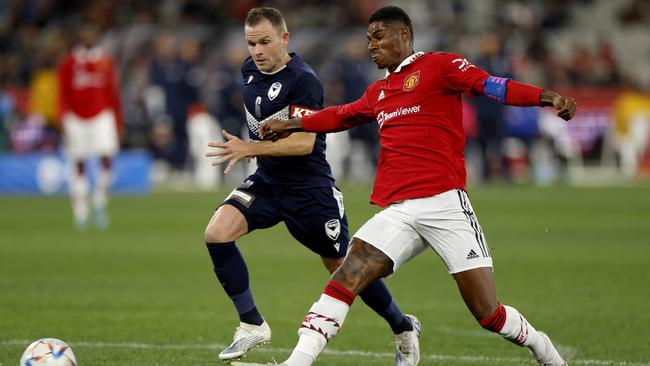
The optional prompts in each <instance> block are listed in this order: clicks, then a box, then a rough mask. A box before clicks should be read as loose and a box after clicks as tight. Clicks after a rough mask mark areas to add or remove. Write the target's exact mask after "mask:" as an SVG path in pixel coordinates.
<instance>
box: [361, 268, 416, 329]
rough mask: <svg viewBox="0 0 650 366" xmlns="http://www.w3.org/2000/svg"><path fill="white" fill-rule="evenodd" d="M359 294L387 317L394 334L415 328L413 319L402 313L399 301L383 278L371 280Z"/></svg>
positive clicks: (377, 311)
mask: <svg viewBox="0 0 650 366" xmlns="http://www.w3.org/2000/svg"><path fill="white" fill-rule="evenodd" d="M359 296H360V297H361V299H362V300H363V302H365V303H366V305H368V306H369V307H370V308H371V309H372V310H374V311H375V312H376V313H377V314H379V315H381V317H382V318H384V319H386V321H387V322H388V325H390V329H391V330H392V331H393V333H394V334H400V333H402V332H406V331H410V330H413V324H411V320H409V318H407V317H406V316H405V315H404V314H402V311H401V310H400V309H399V307H398V306H397V303H395V301H394V300H393V297H392V296H391V295H390V292H388V288H386V285H384V283H383V282H382V281H381V280H375V281H373V282H371V283H370V284H369V285H368V287H366V288H365V290H363V291H361V293H360V294H359Z"/></svg>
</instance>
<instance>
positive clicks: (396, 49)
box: [367, 22, 411, 71]
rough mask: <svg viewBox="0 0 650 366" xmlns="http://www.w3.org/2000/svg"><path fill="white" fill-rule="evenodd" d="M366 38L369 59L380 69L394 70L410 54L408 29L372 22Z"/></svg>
mask: <svg viewBox="0 0 650 366" xmlns="http://www.w3.org/2000/svg"><path fill="white" fill-rule="evenodd" d="M367 36H368V51H369V52H370V58H371V59H372V61H373V62H374V63H375V64H377V67H378V68H380V69H388V70H389V71H393V70H395V69H396V68H397V66H398V65H399V64H400V63H401V62H402V60H404V59H405V58H406V57H408V56H409V55H410V53H411V46H410V41H409V40H410V38H409V37H410V35H409V34H408V28H406V27H402V26H400V25H399V24H394V23H383V22H372V23H370V25H368V33H367Z"/></svg>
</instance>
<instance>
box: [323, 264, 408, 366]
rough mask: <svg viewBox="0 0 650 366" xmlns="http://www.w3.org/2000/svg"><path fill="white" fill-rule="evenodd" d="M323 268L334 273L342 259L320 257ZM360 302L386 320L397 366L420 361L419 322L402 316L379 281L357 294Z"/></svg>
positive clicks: (404, 315)
mask: <svg viewBox="0 0 650 366" xmlns="http://www.w3.org/2000/svg"><path fill="white" fill-rule="evenodd" d="M321 259H322V260H323V264H324V265H325V268H327V270H328V271H329V272H330V274H332V273H334V271H336V270H337V269H338V268H339V267H340V266H341V264H342V263H343V258H327V257H321ZM359 297H361V300H363V302H364V303H365V304H366V305H368V307H370V308H371V309H372V310H374V311H375V312H376V313H377V314H379V315H380V316H381V317H382V318H384V319H385V320H386V322H387V323H388V325H389V326H390V327H391V330H392V331H393V333H394V334H395V346H396V348H397V353H396V355H395V358H396V360H397V361H396V363H397V364H398V365H416V364H417V362H418V361H419V359H420V340H419V337H420V321H419V320H418V319H417V318H416V317H415V316H413V315H409V314H403V313H402V311H401V310H400V308H399V306H398V305H397V303H396V302H395V301H394V300H393V296H392V295H391V294H390V292H389V291H388V288H387V287H386V285H385V284H384V283H383V281H382V280H381V279H377V280H375V281H373V282H371V283H370V284H369V285H368V286H366V288H365V289H364V290H363V291H361V293H359Z"/></svg>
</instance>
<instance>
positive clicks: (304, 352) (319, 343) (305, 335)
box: [284, 294, 350, 366]
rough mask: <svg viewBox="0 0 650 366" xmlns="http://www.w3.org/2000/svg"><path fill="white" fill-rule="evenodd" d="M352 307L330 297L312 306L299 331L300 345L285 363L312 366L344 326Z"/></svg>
mask: <svg viewBox="0 0 650 366" xmlns="http://www.w3.org/2000/svg"><path fill="white" fill-rule="evenodd" d="M349 310H350V306H348V304H346V303H344V302H343V301H340V300H338V299H335V298H333V297H331V296H329V295H325V294H323V295H321V297H320V299H319V300H318V301H317V302H315V303H314V305H312V307H311V309H309V313H308V314H307V316H306V317H305V320H304V321H303V322H302V325H301V327H300V329H299V330H298V335H299V336H300V338H299V339H298V344H297V345H296V347H295V348H294V349H293V352H292V353H291V356H289V358H288V359H287V360H286V361H285V362H284V363H285V364H287V365H288V366H310V365H311V364H312V363H313V362H314V361H315V360H316V357H318V355H319V354H320V353H321V352H322V351H323V349H324V348H325V346H326V345H327V342H328V341H329V340H330V339H332V338H333V337H334V336H335V335H336V333H337V332H338V330H339V328H340V327H341V326H342V325H343V321H344V320H345V317H346V315H347V314H348V311H349Z"/></svg>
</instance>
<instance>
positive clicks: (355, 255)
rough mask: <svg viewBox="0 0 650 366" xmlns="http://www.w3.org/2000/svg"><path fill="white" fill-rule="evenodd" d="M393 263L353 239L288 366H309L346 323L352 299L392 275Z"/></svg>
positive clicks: (302, 331) (302, 328) (306, 323)
mask: <svg viewBox="0 0 650 366" xmlns="http://www.w3.org/2000/svg"><path fill="white" fill-rule="evenodd" d="M392 268H393V262H392V261H391V259H390V258H388V257H387V256H386V255H385V254H384V253H382V252H381V251H379V250H378V249H376V248H375V247H373V246H372V245H370V244H368V243H366V242H364V241H362V240H359V239H358V238H353V239H352V242H351V243H350V248H349V249H348V253H347V255H346V256H345V259H344V260H343V263H342V264H341V266H340V267H339V268H338V269H337V270H336V272H334V274H333V275H332V280H331V281H330V282H329V283H328V284H327V286H326V287H325V291H324V292H323V294H322V295H321V297H320V299H319V300H318V301H317V302H315V303H314V304H313V305H312V307H311V309H310V310H309V313H308V314H307V316H306V317H305V319H304V320H303V322H302V324H301V326H300V329H299V330H298V334H299V335H300V338H299V340H298V344H297V345H296V347H295V348H294V350H293V352H292V353H291V356H289V358H288V359H287V360H286V361H285V362H284V363H283V365H287V366H309V365H311V364H312V363H313V362H314V360H315V359H316V357H317V356H318V354H319V353H320V352H321V351H322V350H323V349H324V348H325V345H326V344H327V342H328V341H329V340H330V339H332V338H333V337H334V336H335V335H336V333H337V332H338V330H339V329H340V327H341V325H343V321H344V320H345V316H346V315H347V313H348V310H349V309H350V306H351V305H352V301H353V300H354V298H355V297H356V296H357V295H358V294H359V293H360V292H361V291H363V290H364V289H365V288H366V287H367V286H368V285H369V284H370V283H371V282H372V281H374V280H377V279H379V278H382V277H385V276H387V275H389V274H390V273H391V272H392Z"/></svg>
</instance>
